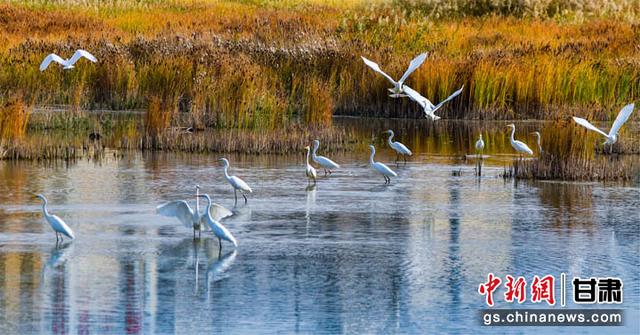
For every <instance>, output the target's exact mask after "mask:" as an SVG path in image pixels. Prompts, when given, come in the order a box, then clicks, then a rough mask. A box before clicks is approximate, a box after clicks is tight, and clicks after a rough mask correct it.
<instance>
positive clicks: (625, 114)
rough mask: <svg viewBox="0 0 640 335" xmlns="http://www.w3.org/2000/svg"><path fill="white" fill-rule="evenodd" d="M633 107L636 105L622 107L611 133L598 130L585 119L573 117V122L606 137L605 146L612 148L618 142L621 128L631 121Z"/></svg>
mask: <svg viewBox="0 0 640 335" xmlns="http://www.w3.org/2000/svg"><path fill="white" fill-rule="evenodd" d="M633 107H634V104H628V105H626V106H624V107H622V109H621V110H620V112H619V113H618V116H617V117H616V120H615V121H613V125H612V126H611V129H610V130H609V133H608V134H607V133H605V132H604V131H602V130H600V129H598V128H597V127H595V126H594V125H592V124H591V123H589V121H587V120H585V119H583V118H579V117H575V116H574V117H573V120H574V121H576V123H577V124H579V125H581V126H583V127H585V128H587V129H589V130H593V131H595V132H597V133H599V134H601V135H602V136H604V137H606V138H607V140H606V141H604V143H603V144H604V145H607V144H609V145H610V146H613V144H614V143H616V141H617V140H618V131H620V128H622V125H623V124H624V123H625V122H627V120H628V119H629V116H631V113H633Z"/></svg>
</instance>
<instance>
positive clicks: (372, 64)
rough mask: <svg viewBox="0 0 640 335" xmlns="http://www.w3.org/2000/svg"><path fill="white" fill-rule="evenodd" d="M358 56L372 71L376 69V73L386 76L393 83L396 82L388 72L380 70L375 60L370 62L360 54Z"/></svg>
mask: <svg viewBox="0 0 640 335" xmlns="http://www.w3.org/2000/svg"><path fill="white" fill-rule="evenodd" d="M360 58H362V60H363V61H364V63H365V64H367V66H368V67H370V68H371V69H372V70H373V71H376V72H378V73H380V74H381V75H383V76H384V77H385V78H387V79H388V80H389V81H390V82H391V83H392V84H393V85H395V84H397V83H396V81H395V80H393V78H391V77H390V76H389V75H388V74H386V73H384V71H382V70H380V66H378V64H376V63H375V62H372V61H370V60H368V59H366V58H364V57H362V56H360Z"/></svg>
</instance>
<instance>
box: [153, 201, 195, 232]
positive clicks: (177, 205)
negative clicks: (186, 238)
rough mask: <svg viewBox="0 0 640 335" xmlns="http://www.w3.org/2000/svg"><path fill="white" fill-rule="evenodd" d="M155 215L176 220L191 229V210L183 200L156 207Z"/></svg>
mask: <svg viewBox="0 0 640 335" xmlns="http://www.w3.org/2000/svg"><path fill="white" fill-rule="evenodd" d="M156 213H158V214H160V215H162V216H168V217H173V218H177V219H178V220H180V222H182V224H184V225H185V226H187V227H193V209H191V206H189V204H188V203H187V202H186V201H184V200H177V201H171V202H167V203H166V204H164V205H160V206H158V207H156Z"/></svg>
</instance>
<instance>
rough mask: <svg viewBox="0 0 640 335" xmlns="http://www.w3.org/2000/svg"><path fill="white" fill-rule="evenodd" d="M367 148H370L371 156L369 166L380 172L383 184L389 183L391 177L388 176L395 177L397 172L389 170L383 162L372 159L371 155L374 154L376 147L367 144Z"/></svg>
mask: <svg viewBox="0 0 640 335" xmlns="http://www.w3.org/2000/svg"><path fill="white" fill-rule="evenodd" d="M369 148H370V149H371V156H369V164H371V167H372V168H373V169H374V170H376V171H378V172H379V173H380V174H382V176H383V177H384V183H385V184H391V178H390V177H397V176H398V174H397V173H395V172H394V171H393V170H391V169H390V168H389V167H388V166H386V165H385V164H383V163H380V162H375V161H374V160H373V156H375V155H376V148H375V147H374V146H373V145H369Z"/></svg>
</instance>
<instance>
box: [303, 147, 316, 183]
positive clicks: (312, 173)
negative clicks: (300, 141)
mask: <svg viewBox="0 0 640 335" xmlns="http://www.w3.org/2000/svg"><path fill="white" fill-rule="evenodd" d="M304 149H305V150H307V164H306V166H305V174H306V175H307V178H308V183H309V184H311V180H313V185H315V184H316V178H317V177H318V176H317V174H316V169H315V168H314V167H313V166H311V164H309V152H310V151H311V148H309V146H308V145H307V146H306V147H304Z"/></svg>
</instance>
